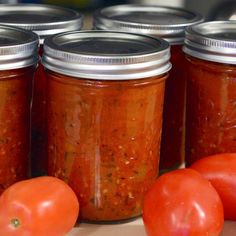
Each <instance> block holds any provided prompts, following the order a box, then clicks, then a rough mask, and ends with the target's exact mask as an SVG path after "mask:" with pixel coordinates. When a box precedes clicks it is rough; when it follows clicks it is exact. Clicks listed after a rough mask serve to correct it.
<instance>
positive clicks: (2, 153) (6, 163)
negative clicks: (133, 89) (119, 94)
mask: <svg viewBox="0 0 236 236" xmlns="http://www.w3.org/2000/svg"><path fill="white" fill-rule="evenodd" d="M34 70H35V67H34V66H32V67H28V68H23V69H16V70H7V71H0V96H1V99H0V193H1V192H2V191H3V190H4V189H6V188H7V187H9V186H10V185H11V184H13V183H15V182H17V181H20V180H23V179H26V178H28V174H29V153H30V106H31V97H32V91H31V89H32V79H33V74H34Z"/></svg>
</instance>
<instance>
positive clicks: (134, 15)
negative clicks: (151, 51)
mask: <svg viewBox="0 0 236 236" xmlns="http://www.w3.org/2000/svg"><path fill="white" fill-rule="evenodd" d="M202 21H203V18H202V16H201V15H199V14H197V13H194V12H191V11H187V10H184V9H180V8H172V7H160V6H152V5H141V4H126V5H116V6H111V7H106V8H103V9H101V10H97V11H96V12H95V14H94V21H93V24H94V28H95V29H100V30H118V31H126V32H131V33H139V34H146V35H152V36H157V37H161V38H164V39H165V40H167V41H168V42H169V43H171V44H183V42H184V31H185V28H186V27H187V26H190V25H193V24H197V23H199V22H202Z"/></svg>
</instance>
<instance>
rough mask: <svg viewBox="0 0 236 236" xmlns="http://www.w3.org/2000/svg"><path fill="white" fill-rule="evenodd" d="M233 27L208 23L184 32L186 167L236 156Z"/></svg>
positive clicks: (235, 26)
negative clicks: (231, 154)
mask: <svg viewBox="0 0 236 236" xmlns="http://www.w3.org/2000/svg"><path fill="white" fill-rule="evenodd" d="M235 39H236V23H235V22H229V21H220V22H218V21H216V22H207V23H203V24H199V25H196V26H194V27H191V28H189V29H188V30H187V32H186V41H185V46H184V52H185V53H186V57H187V59H188V67H187V68H188V70H187V73H188V74H187V75H188V76H187V116H186V124H187V126H186V164H187V165H190V164H192V163H193V162H194V161H196V160H198V159H200V158H202V157H204V156H208V155H213V154H216V153H225V152H236V93H235V91H236V40H235Z"/></svg>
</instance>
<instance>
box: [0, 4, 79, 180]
mask: <svg viewBox="0 0 236 236" xmlns="http://www.w3.org/2000/svg"><path fill="white" fill-rule="evenodd" d="M82 22H83V18H82V15H81V14H80V13H78V12H76V11H74V10H71V9H67V8H61V7H57V6H52V5H43V4H10V5H9V4H7V5H5V4H1V7H0V24H7V25H11V26H15V27H20V28H23V29H27V30H31V31H34V32H35V33H36V34H38V36H39V38H40V49H39V55H40V57H41V56H42V53H43V42H44V39H45V38H46V37H48V36H50V35H53V34H57V33H62V32H67V31H71V30H79V29H81V27H82ZM46 120H47V118H46V77H45V75H44V70H43V66H42V65H41V63H39V66H38V68H37V70H36V73H35V77H34V84H33V101H32V120H31V122H32V127H31V168H32V176H39V175H45V174H47V151H46V150H47V146H46V145H47V142H46V140H47V134H46Z"/></svg>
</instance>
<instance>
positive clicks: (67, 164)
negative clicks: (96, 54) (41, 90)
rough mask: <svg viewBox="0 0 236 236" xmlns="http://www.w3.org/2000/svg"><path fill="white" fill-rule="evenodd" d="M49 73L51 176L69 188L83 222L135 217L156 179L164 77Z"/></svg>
mask: <svg viewBox="0 0 236 236" xmlns="http://www.w3.org/2000/svg"><path fill="white" fill-rule="evenodd" d="M47 76H48V100H47V101H48V145H49V146H48V156H49V169H48V170H49V174H50V175H53V176H56V177H59V178H61V179H63V180H65V181H66V182H67V183H68V184H69V185H70V186H71V187H72V188H73V190H74V191H75V193H76V194H77V196H78V198H79V201H80V204H81V214H80V216H81V219H82V220H89V221H100V222H101V221H117V220H124V219H129V218H133V217H136V216H138V215H140V214H141V209H142V202H143V197H144V194H145V193H146V191H147V190H148V189H149V188H150V186H151V185H152V184H153V183H154V181H155V179H156V177H157V175H158V163H159V152H160V135H161V123H162V110H163V96H164V86H165V79H166V77H167V75H163V76H161V77H153V78H148V79H141V80H129V81H128V80H127V81H101V80H100V81H98V80H88V79H76V78H73V77H68V76H62V75H59V74H57V73H54V72H51V71H47Z"/></svg>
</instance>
